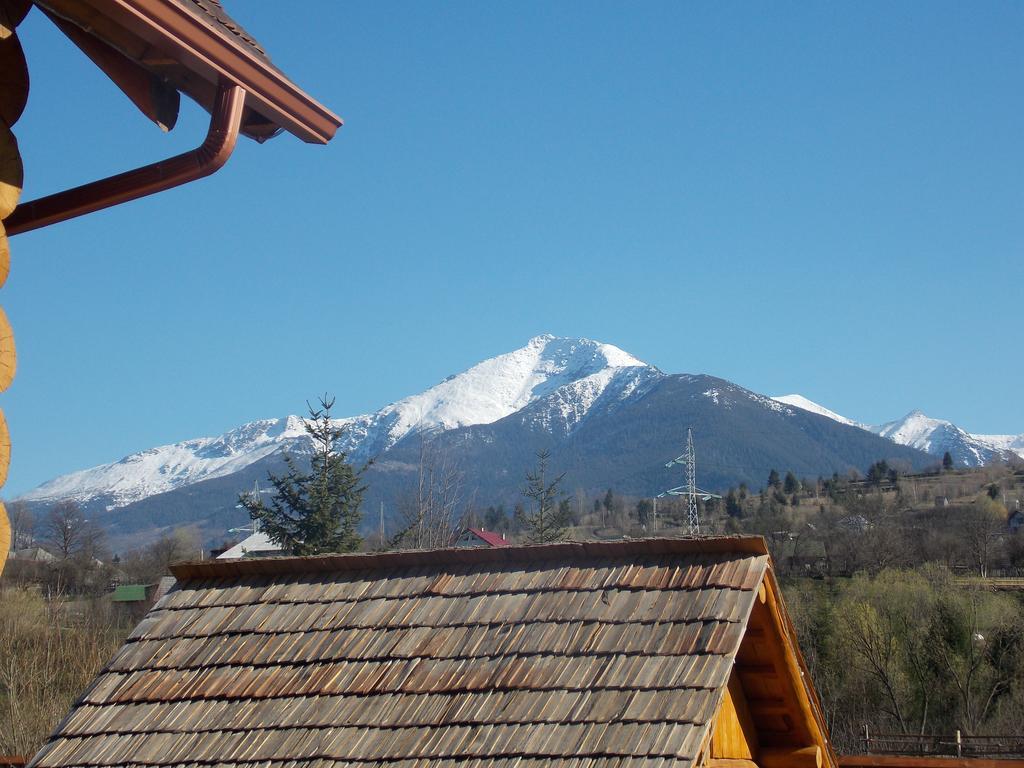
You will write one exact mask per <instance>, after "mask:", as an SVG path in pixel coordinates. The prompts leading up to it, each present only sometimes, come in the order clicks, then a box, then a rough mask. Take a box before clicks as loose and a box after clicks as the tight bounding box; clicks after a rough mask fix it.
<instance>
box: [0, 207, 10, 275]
mask: <svg viewBox="0 0 1024 768" xmlns="http://www.w3.org/2000/svg"><path fill="white" fill-rule="evenodd" d="M10 272H11V245H10V243H9V242H8V240H7V231H6V230H5V229H4V225H3V222H0V288H3V286H4V283H6V282H7V275H9V274H10Z"/></svg>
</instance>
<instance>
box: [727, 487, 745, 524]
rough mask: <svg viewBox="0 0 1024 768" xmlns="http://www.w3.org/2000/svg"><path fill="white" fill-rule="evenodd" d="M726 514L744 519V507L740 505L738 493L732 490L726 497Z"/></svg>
mask: <svg viewBox="0 0 1024 768" xmlns="http://www.w3.org/2000/svg"><path fill="white" fill-rule="evenodd" d="M725 514H727V515H728V516H729V517H743V506H742V505H741V504H740V500H739V497H738V496H737V495H736V491H735V490H733V489H732V488H730V489H729V492H728V493H727V494H726V495H725Z"/></svg>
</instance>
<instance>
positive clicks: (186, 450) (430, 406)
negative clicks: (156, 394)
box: [21, 335, 663, 509]
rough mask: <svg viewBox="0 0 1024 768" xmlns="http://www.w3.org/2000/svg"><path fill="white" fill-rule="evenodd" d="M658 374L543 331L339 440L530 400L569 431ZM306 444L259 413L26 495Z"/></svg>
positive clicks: (91, 496)
mask: <svg viewBox="0 0 1024 768" xmlns="http://www.w3.org/2000/svg"><path fill="white" fill-rule="evenodd" d="M662 375H663V374H662V373H661V372H660V371H658V369H657V368H654V367H653V366H649V365H647V364H646V363H644V362H642V361H641V360H638V359H636V358H635V357H633V356H632V355H630V354H628V353H626V352H624V351H622V350H621V349H619V348H618V347H615V346H612V345H611V344H602V343H600V342H596V341H591V340H589V339H567V338H556V337H554V336H551V335H544V336H537V337H535V338H533V339H530V341H529V342H528V343H527V344H526V346H524V347H522V348H521V349H517V350H515V351H513V352H509V353H507V354H503V355H499V356H497V357H493V358H490V359H489V360H485V361H484V362H482V363H479V364H477V365H474V366H473V367H471V368H469V369H468V370H466V371H463V372H462V373H459V374H456V375H453V376H449V377H448V378H447V379H445V380H444V381H442V382H440V383H439V384H436V385H435V386H433V387H430V388H429V389H427V390H426V391H425V392H422V393H420V394H417V395H413V396H411V397H407V398H405V399H403V400H399V401H398V402H395V403H392V404H390V405H388V406H385V407H384V408H382V409H380V410H379V411H377V412H375V413H372V414H366V415H362V416H355V417H350V418H343V419H338V420H337V423H338V424H339V425H340V426H343V427H344V428H345V437H344V438H343V447H344V448H345V449H346V451H348V453H349V454H350V455H351V456H352V457H353V458H354V459H357V460H365V459H368V458H371V457H373V456H377V455H379V454H381V453H383V452H384V451H387V450H388V449H390V448H391V447H393V446H394V445H396V444H397V443H398V442H400V441H401V440H402V439H403V438H405V437H407V436H409V435H411V434H419V433H423V432H431V431H445V430H451V429H457V428H460V427H467V426H471V425H476V424H491V423H493V422H496V421H498V420H500V419H502V418H505V417H506V416H509V415H511V414H513V413H516V412H518V411H521V410H523V409H525V408H526V407H527V406H529V405H531V404H534V403H542V404H543V405H544V407H541V408H531V409H530V418H532V419H534V420H535V421H536V422H537V423H540V424H544V425H546V426H547V427H548V428H549V429H552V430H557V431H558V432H560V433H562V434H566V433H567V432H569V431H571V430H572V429H573V428H574V427H575V426H576V425H577V424H578V423H579V422H580V421H582V420H583V419H585V418H586V416H587V414H588V412H589V411H590V409H591V408H592V407H593V406H594V405H595V404H600V403H603V402H607V401H608V400H612V401H615V400H619V399H623V398H626V397H629V396H631V395H635V394H637V393H638V392H639V391H642V390H643V387H644V385H645V383H646V382H650V381H653V380H656V379H657V378H658V377H660V376H662ZM309 445H310V443H309V438H308V436H307V435H306V432H305V429H304V427H303V421H302V419H301V418H299V417H298V416H287V417H285V418H281V419H263V420H260V421H254V422H251V423H249V424H245V425H243V426H241V427H238V428H237V429H233V430H231V431H229V432H227V433H225V434H223V435H221V436H219V437H203V438H197V439H193V440H186V441H184V442H181V443H175V444H173V445H165V446H160V447H158V448H152V449H150V450H147V451H143V452H141V453H136V454H132V455H131V456H126V457H125V458H123V459H121V460H120V461H117V462H113V463H110V464H104V465H101V466H99V467H93V468H92V469H86V470H81V471H79V472H73V473H71V474H68V475H63V476H61V477H58V478H56V479H54V480H50V481H49V482H47V483H44V484H43V485H41V486H39V487H38V488H35V489H34V490H32V491H30V492H28V493H26V494H25V495H23V496H22V497H21V499H22V500H24V501H30V502H42V501H50V500H56V499H74V500H76V501H79V502H90V501H94V500H97V501H98V500H102V501H103V502H104V504H105V506H106V507H107V508H108V509H110V508H115V507H120V506H124V505H126V504H130V503H132V502H136V501H139V500H141V499H144V498H147V497H150V496H153V495H155V494H160V493H165V492H167V491H171V490H174V489H177V488H181V487H183V486H188V485H191V484H194V483H197V482H200V481H203V480H209V479H213V478H217V477H223V476H226V475H231V474H234V473H236V472H238V471H240V470H242V469H244V468H245V467H247V466H249V465H251V464H254V463H255V462H258V461H260V460H261V459H264V458H267V457H268V456H271V455H272V454H275V453H278V452H281V451H283V450H287V451H289V452H291V453H297V454H301V453H303V452H306V451H308V448H309Z"/></svg>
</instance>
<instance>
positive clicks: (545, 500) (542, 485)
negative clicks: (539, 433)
mask: <svg viewBox="0 0 1024 768" xmlns="http://www.w3.org/2000/svg"><path fill="white" fill-rule="evenodd" d="M550 457H551V454H550V452H548V451H539V452H538V453H537V469H535V470H534V471H533V472H527V473H526V487H525V488H524V489H523V492H522V493H523V496H525V497H526V498H527V499H529V500H530V511H529V512H527V513H526V531H527V532H526V535H527V538H529V540H530V541H531V542H532V543H534V544H544V543H546V542H550V541H558V540H559V539H561V538H562V537H563V536H564V535H565V528H566V526H567V525H568V516H567V514H566V513H567V512H568V511H569V510H568V505H566V508H565V511H563V508H562V506H561V505H560V504H556V503H555V500H556V499H557V498H558V497H559V496H561V495H562V494H561V492H560V491H559V489H558V485H559V483H561V482H562V478H563V477H565V473H564V472H563V473H562V474H560V475H559V476H558V477H556V478H555V479H554V480H550V481H549V480H548V459H549V458H550Z"/></svg>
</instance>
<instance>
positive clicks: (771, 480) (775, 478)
mask: <svg viewBox="0 0 1024 768" xmlns="http://www.w3.org/2000/svg"><path fill="white" fill-rule="evenodd" d="M780 485H782V479H781V478H780V477H779V473H778V470H775V469H773V470H772V471H771V472H769V473H768V487H769V488H778V487H779V486H780Z"/></svg>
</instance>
